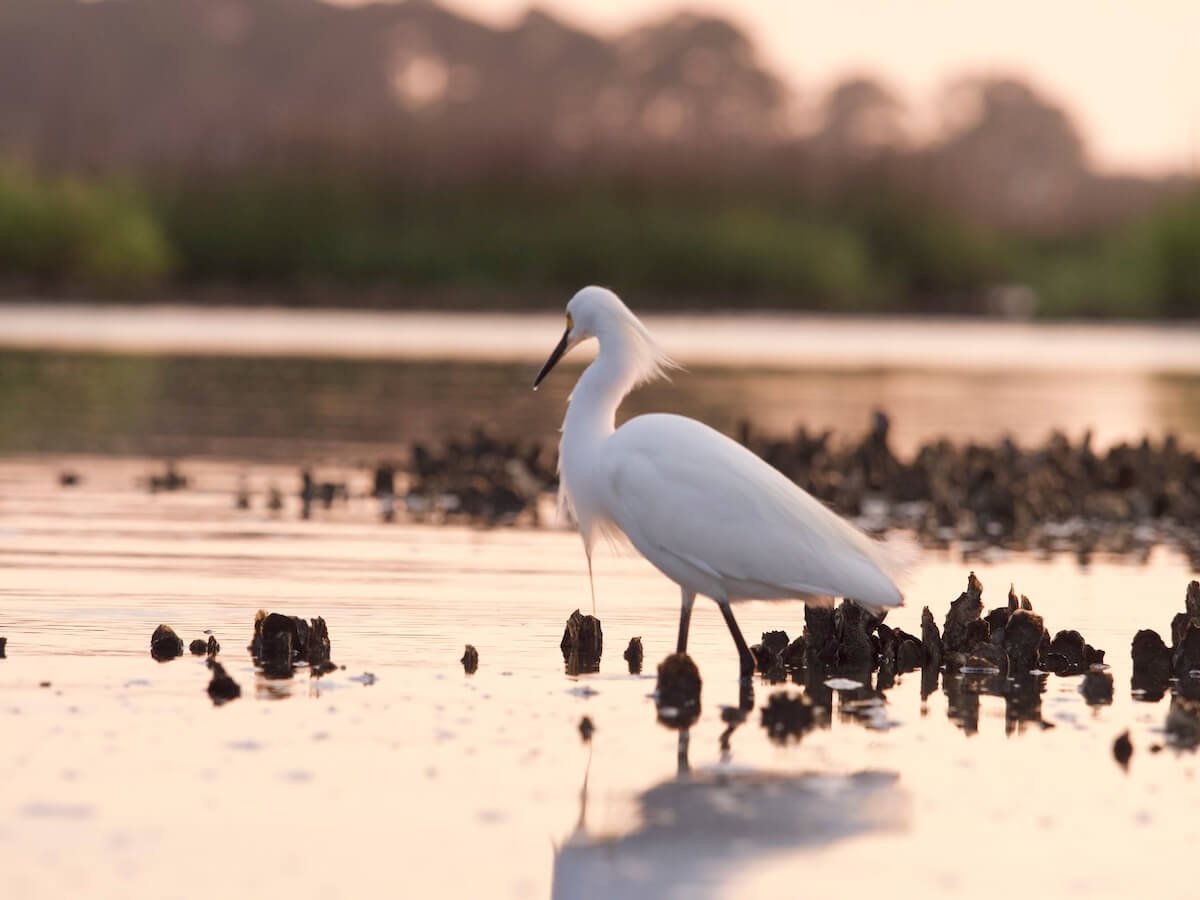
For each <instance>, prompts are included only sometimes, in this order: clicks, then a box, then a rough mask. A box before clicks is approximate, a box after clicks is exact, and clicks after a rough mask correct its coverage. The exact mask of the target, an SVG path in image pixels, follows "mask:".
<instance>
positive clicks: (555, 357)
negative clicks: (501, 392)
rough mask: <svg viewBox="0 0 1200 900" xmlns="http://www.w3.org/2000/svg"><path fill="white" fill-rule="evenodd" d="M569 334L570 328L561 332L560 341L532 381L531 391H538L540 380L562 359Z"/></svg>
mask: <svg viewBox="0 0 1200 900" xmlns="http://www.w3.org/2000/svg"><path fill="white" fill-rule="evenodd" d="M570 333H571V328H570V326H568V327H567V330H566V331H564V332H563V336H562V340H561V341H559V342H558V346H557V347H555V348H554V351H553V352H552V353H551V354H550V358H549V359H548V360H546V364H545V365H544V366H542V371H540V372H538V374H537V378H535V379H533V389H534V390H535V391H536V390H537V389H538V385H539V384H541V383H542V379H543V378H545V377H546V376H547V375H549V374H550V370H551V369H553V368H554V366H555V365H556V364H557V363H558V361H559V360H560V359H562V356H563V354H564V353H566V352H567V336H568V335H570Z"/></svg>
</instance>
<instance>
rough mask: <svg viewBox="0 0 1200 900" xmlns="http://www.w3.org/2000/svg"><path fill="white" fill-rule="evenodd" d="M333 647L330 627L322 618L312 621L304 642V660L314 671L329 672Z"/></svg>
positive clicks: (318, 617)
mask: <svg viewBox="0 0 1200 900" xmlns="http://www.w3.org/2000/svg"><path fill="white" fill-rule="evenodd" d="M330 650H331V646H330V643H329V626H327V625H326V624H325V619H324V618H323V617H322V616H317V617H316V618H315V619H312V620H311V621H310V622H309V624H308V628H307V634H306V635H305V641H304V658H305V659H306V660H308V664H309V666H311V667H312V668H313V669H314V670H320V671H322V672H325V671H329V670H330V669H331V668H332V663H330V661H329V654H330Z"/></svg>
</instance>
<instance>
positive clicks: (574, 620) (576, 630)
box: [558, 610, 604, 675]
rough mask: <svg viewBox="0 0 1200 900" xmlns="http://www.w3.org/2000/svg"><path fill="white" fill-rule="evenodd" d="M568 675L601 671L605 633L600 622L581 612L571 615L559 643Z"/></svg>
mask: <svg viewBox="0 0 1200 900" xmlns="http://www.w3.org/2000/svg"><path fill="white" fill-rule="evenodd" d="M558 646H559V648H560V649H561V650H562V654H563V661H564V662H565V663H566V666H567V674H568V675H579V674H581V673H584V672H598V671H600V655H601V653H602V652H603V650H604V632H603V631H602V630H601V628H600V620H599V619H597V618H596V617H595V616H585V615H583V614H582V613H581V612H580V611H579V610H575V612H573V613H571V615H570V618H568V619H567V626H566V628H564V629H563V636H562V641H560V642H559V645H558Z"/></svg>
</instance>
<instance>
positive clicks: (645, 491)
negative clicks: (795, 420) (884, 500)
mask: <svg viewBox="0 0 1200 900" xmlns="http://www.w3.org/2000/svg"><path fill="white" fill-rule="evenodd" d="M602 458H603V460H604V463H603V465H604V472H603V481H604V483H605V485H606V488H607V493H608V497H607V502H606V506H608V509H607V510H606V512H608V513H609V515H610V516H611V518H612V520H613V521H614V522H615V523H616V524H617V525H618V526H619V527H620V528H621V530H622V531H624V532H625V534H626V536H628V538H629V540H630V541H631V542H632V543H633V545H634V546H635V547H637V548H638V550H639V551H641V553H642V554H643V555H644V556H646V558H647V559H649V560H650V561H651V562H652V563H654V564H655V565H657V566H658V567H659V568H660V569H662V570H663V571H664V572H666V573H667V574H668V575H669V576H671V577H673V578H675V580H677V581H681V583H683V584H685V585H687V586H688V587H690V588H692V589H694V590H697V593H710V592H711V591H710V590H706V589H704V586H703V585H704V584H710V585H714V586H715V587H716V588H717V589H719V590H721V591H723V592H724V594H725V596H726V597H728V598H729V599H731V600H733V599H749V598H763V599H771V598H781V597H797V596H801V597H802V596H817V597H820V596H837V597H849V598H851V599H853V600H856V601H858V602H859V603H861V604H863V605H864V606H867V607H874V608H882V607H888V606H898V605H900V603H902V602H903V599H902V597H901V595H900V592H899V591H898V590H897V589H896V586H895V585H894V584H893V583H892V580H891V578H890V577H889V576H888V574H887V573H886V571H885V570H887V569H888V568H889V567H890V563H889V560H888V554H887V550H886V548H884V547H883V546H882V545H881V544H879V543H878V542H876V541H873V540H872V539H871V538H869V537H867V536H866V535H865V534H863V533H862V532H860V531H858V530H857V529H856V528H854V527H853V526H852V525H850V524H849V523H848V522H846V521H844V520H843V519H841V518H840V517H838V516H837V515H836V514H834V513H833V512H831V511H830V510H829V509H827V508H826V507H825V506H823V505H822V504H821V503H820V502H819V501H818V500H816V499H815V498H813V497H812V496H811V495H809V494H807V493H806V492H804V491H803V490H801V489H800V488H799V487H797V486H796V485H795V484H794V483H792V482H791V481H790V480H789V479H788V478H787V477H786V476H784V475H783V474H782V473H780V472H779V471H778V470H776V469H774V468H772V467H771V466H769V465H768V464H767V463H765V462H763V461H762V460H761V459H759V458H758V457H757V456H755V455H754V454H753V453H751V452H750V451H749V450H747V449H746V448H745V447H743V446H741V445H740V444H738V443H736V442H735V441H733V440H730V439H729V438H727V437H725V435H723V434H720V433H719V432H717V431H714V430H712V429H711V428H709V427H708V426H706V425H703V424H701V423H699V422H696V421H694V420H693V419H687V418H684V417H682V416H674V415H649V416H639V417H638V418H635V419H631V420H630V421H629V422H627V423H626V424H625V425H623V426H622V427H621V428H619V429H618V430H617V431H616V432H615V433H614V434H613V435H612V436H611V437H610V438H609V439H608V441H606V442H605V445H604V451H603V454H602ZM685 572H692V573H694V574H695V577H694V578H692V579H691V582H690V583H689V580H688V579H687V577H686V575H685V576H684V577H681V574H683V573H685Z"/></svg>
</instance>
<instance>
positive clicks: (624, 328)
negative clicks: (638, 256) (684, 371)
mask: <svg viewBox="0 0 1200 900" xmlns="http://www.w3.org/2000/svg"><path fill="white" fill-rule="evenodd" d="M588 338H597V339H599V341H600V344H601V347H603V346H604V345H605V344H607V343H609V342H610V341H611V343H612V344H614V345H620V346H621V347H622V349H624V350H625V351H626V353H627V359H628V364H629V366H630V368H631V372H632V374H633V375H634V376H635V381H636V382H637V383H640V382H643V381H647V380H649V379H651V378H654V377H657V376H659V375H661V374H663V371H664V370H666V369H672V368H676V365H675V363H674V362H672V361H671V358H670V357H669V356H667V354H666V353H664V352H663V351H662V350H661V349H660V348H659V346H658V344H656V343H655V342H654V339H653V338H652V337H650V332H648V331H647V330H646V326H645V325H643V324H642V323H641V321H640V320H639V319H638V317H637V316H635V315H634V314H633V313H632V312H631V311H630V310H629V307H628V306H626V305H625V304H624V303H622V302H621V298H620V297H618V296H617V295H616V294H614V293H613V292H612V291H610V290H609V289H608V288H602V287H596V286H594V285H593V286H590V287H585V288H584V289H583V290H581V291H579V292H578V293H577V294H576V295H575V296H574V297H572V298H571V299H570V301H569V302H568V303H567V327H566V330H565V331H564V332H563V336H562V338H561V339H560V340H559V342H558V346H556V347H555V348H554V350H553V352H551V354H550V358H549V359H547V360H546V364H545V365H544V366H542V370H541V371H540V372H538V376H537V378H536V379H534V382H533V387H534V389H535V390H536V389H537V386H538V385H539V384H541V383H542V379H543V378H545V377H546V376H547V375H548V374H549V373H550V370H551V369H553V368H554V366H555V364H557V363H558V361H559V360H560V359H562V358H563V356H565V355H566V354H567V352H568V351H569V350H571V349H572V348H573V347H575V346H576V345H577V344H580V343H582V342H583V341H586V340H587V339H588Z"/></svg>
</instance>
